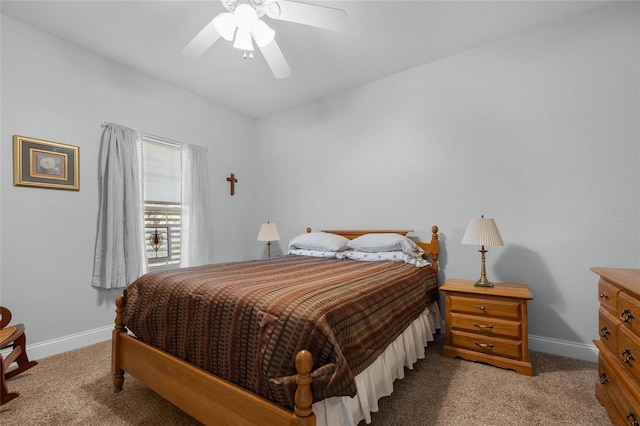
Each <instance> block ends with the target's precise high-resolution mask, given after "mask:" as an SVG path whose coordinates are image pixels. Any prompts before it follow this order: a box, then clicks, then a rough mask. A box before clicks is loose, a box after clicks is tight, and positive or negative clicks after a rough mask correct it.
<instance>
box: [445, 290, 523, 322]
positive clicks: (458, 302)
mask: <svg viewBox="0 0 640 426" xmlns="http://www.w3.org/2000/svg"><path fill="white" fill-rule="evenodd" d="M447 303H449V307H448V308H449V310H450V312H460V313H466V314H470V315H476V316H482V317H491V318H507V319H513V320H520V317H521V315H522V313H521V312H520V306H521V305H520V303H519V302H518V301H515V300H512V299H511V300H509V299H499V298H488V297H483V298H481V297H477V296H475V297H469V296H464V295H460V294H451V295H450V296H449V297H448V298H447Z"/></svg>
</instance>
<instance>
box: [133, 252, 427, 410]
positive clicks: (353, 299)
mask: <svg viewBox="0 0 640 426" xmlns="http://www.w3.org/2000/svg"><path fill="white" fill-rule="evenodd" d="M124 296H125V303H124V307H123V320H124V324H125V326H126V327H127V328H128V329H129V330H130V331H131V332H132V333H133V334H135V336H136V337H137V338H139V339H141V340H143V341H145V342H147V343H149V344H151V345H153V346H155V347H158V348H159V349H162V350H164V351H166V352H169V353H171V354H173V355H175V356H178V357H180V358H182V359H184V360H186V361H187V362H190V363H192V364H194V365H196V366H198V367H200V368H203V369H205V370H207V371H209V372H211V373H213V374H215V375H217V376H219V377H221V378H223V379H225V380H228V381H231V382H233V383H235V384H237V385H239V386H242V387H243V388H245V389H248V390H250V391H252V392H254V393H256V394H258V395H261V396H263V397H265V398H268V399H270V400H271V401H274V402H276V403H278V404H280V405H283V406H285V407H289V408H291V407H293V403H294V402H293V397H294V393H295V386H296V385H295V373H296V372H295V365H294V357H295V354H296V353H297V352H298V351H299V350H301V349H307V350H309V351H310V352H311V354H312V355H313V357H314V367H313V370H312V377H313V383H312V391H313V397H314V401H320V400H323V399H325V398H331V397H353V396H355V395H356V393H357V391H358V390H357V383H356V376H357V375H358V374H359V373H361V372H363V371H364V370H365V369H367V367H369V366H370V365H372V364H373V363H374V362H375V361H376V360H377V359H378V358H379V357H380V355H382V354H383V353H384V351H385V350H386V349H387V348H388V347H389V345H390V344H391V343H393V342H394V341H396V340H397V339H398V337H399V336H401V335H402V333H403V332H404V331H405V330H406V329H407V328H408V327H409V326H410V325H411V324H412V323H413V322H414V321H415V320H416V319H418V318H419V317H420V316H421V315H422V314H423V313H424V311H425V309H426V308H427V307H428V306H430V305H432V303H433V302H435V301H436V300H437V299H438V291H437V275H436V273H435V272H434V271H433V269H431V268H430V267H424V268H416V267H415V266H412V265H408V264H404V263H400V262H358V261H354V260H346V259H344V260H336V259H322V258H315V257H308V256H282V257H278V258H272V259H263V260H255V261H248V262H230V263H221V264H214V265H205V266H199V267H193V268H183V269H175V270H167V271H157V272H152V273H149V274H146V275H145V276H143V277H141V278H140V279H138V280H136V281H135V282H134V283H133V284H131V285H130V286H129V287H128V288H127V289H126V290H125V293H124Z"/></svg>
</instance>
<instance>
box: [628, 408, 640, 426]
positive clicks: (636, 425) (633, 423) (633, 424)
mask: <svg viewBox="0 0 640 426" xmlns="http://www.w3.org/2000/svg"><path fill="white" fill-rule="evenodd" d="M626 418H627V420H631V421H630V422H629V424H630V425H631V426H640V423H638V420H636V415H635V414H633V413H632V412H631V411H629V413H628V414H627V417H626Z"/></svg>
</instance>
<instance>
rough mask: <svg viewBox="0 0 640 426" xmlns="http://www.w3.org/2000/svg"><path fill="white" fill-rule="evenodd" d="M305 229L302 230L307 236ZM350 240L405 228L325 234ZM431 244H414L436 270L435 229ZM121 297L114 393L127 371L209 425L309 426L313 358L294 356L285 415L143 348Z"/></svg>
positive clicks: (312, 424)
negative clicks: (125, 318)
mask: <svg viewBox="0 0 640 426" xmlns="http://www.w3.org/2000/svg"><path fill="white" fill-rule="evenodd" d="M310 231H311V230H310V229H309V228H307V232H310ZM323 232H331V233H334V234H339V235H343V236H345V237H347V238H349V239H353V238H355V237H358V236H360V235H364V234H369V233H390V232H393V233H398V234H402V235H406V234H407V233H409V232H411V231H409V230H326V231H323ZM431 232H432V234H431V242H429V243H423V242H417V244H418V245H419V246H420V247H422V249H423V250H424V252H425V257H427V256H431V259H430V260H431V264H432V266H433V268H434V269H435V271H436V272H437V271H438V254H439V251H440V247H439V240H438V227H437V226H433V227H432V228H431ZM123 302H124V298H123V296H118V297H117V298H116V319H115V328H114V330H113V334H112V340H111V371H112V373H113V385H114V387H115V391H116V392H119V391H121V390H122V386H123V383H124V373H125V372H127V373H129V374H131V375H132V376H133V377H135V378H136V379H138V380H139V381H140V382H142V383H144V384H145V385H146V386H147V387H149V388H150V389H152V390H153V391H155V392H156V393H158V394H159V395H161V396H162V397H163V398H165V399H166V400H168V401H169V402H171V403H172V404H174V405H176V406H177V407H179V408H180V409H182V410H183V411H185V412H186V413H188V414H190V415H191V416H192V417H194V418H195V419H197V420H199V421H200V422H202V423H204V424H206V425H209V424H216V425H257V424H259V425H261V426H287V425H290V426H315V424H316V417H315V415H314V413H313V411H312V408H311V404H312V402H313V398H312V393H311V375H310V373H311V369H312V366H313V360H312V357H311V354H310V353H309V352H307V351H305V350H302V351H300V352H299V353H298V354H297V355H296V359H295V363H296V370H297V372H298V374H297V375H296V383H297V384H298V388H297V390H296V394H295V408H294V410H293V411H290V410H288V409H286V408H284V407H282V406H280V405H277V404H275V403H273V402H271V401H269V400H267V399H265V398H262V397H260V396H258V395H256V394H254V393H252V392H249V391H247V390H245V389H243V388H241V387H239V386H236V385H235V384H233V383H230V382H228V381H226V380H223V379H221V378H219V377H217V376H215V375H213V374H211V373H209V372H208V371H205V370H203V369H200V368H198V367H196V366H194V365H192V364H189V363H188V362H186V361H184V360H182V359H180V358H178V357H175V356H173V355H171V354H168V353H167V352H164V351H161V350H160V349H157V348H155V347H153V346H151V345H148V344H146V343H144V342H142V341H140V340H138V339H136V338H135V337H134V336H132V335H130V334H128V332H127V330H126V327H125V326H124V324H123V322H122V307H123Z"/></svg>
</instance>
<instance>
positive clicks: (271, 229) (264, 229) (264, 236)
mask: <svg viewBox="0 0 640 426" xmlns="http://www.w3.org/2000/svg"><path fill="white" fill-rule="evenodd" d="M279 240H280V234H278V228H276V224H275V223H270V222H267V223H263V224H262V226H260V232H258V241H266V242H267V255H268V256H269V257H271V241H279Z"/></svg>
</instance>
